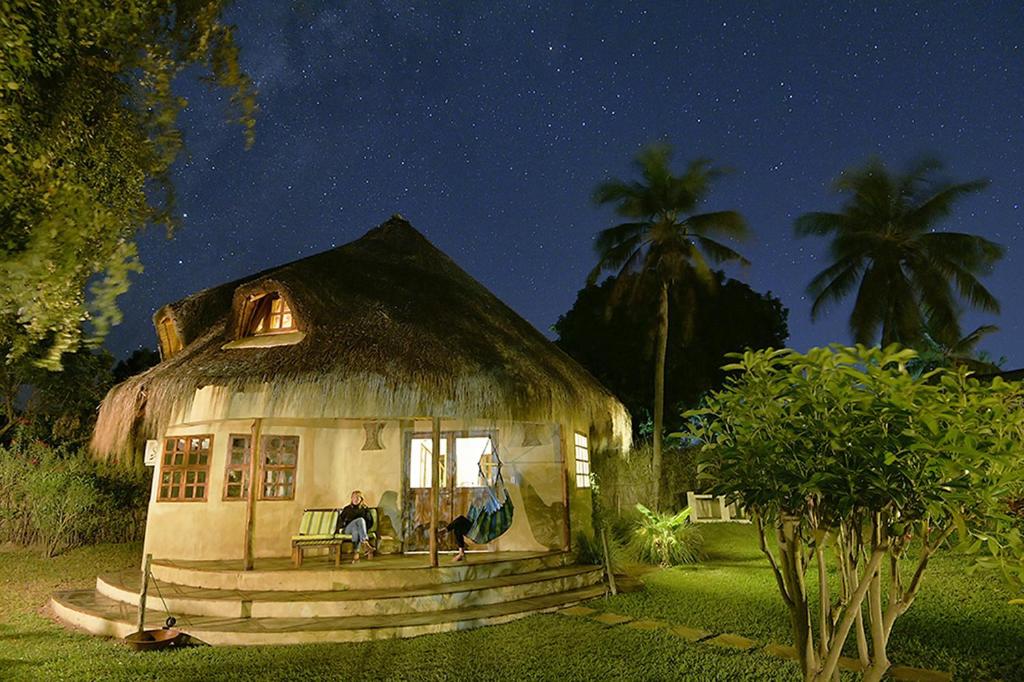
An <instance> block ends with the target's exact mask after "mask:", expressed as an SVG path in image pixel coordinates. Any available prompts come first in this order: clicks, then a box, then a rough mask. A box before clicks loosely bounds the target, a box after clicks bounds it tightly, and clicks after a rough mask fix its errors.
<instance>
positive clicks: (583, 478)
mask: <svg viewBox="0 0 1024 682" xmlns="http://www.w3.org/2000/svg"><path fill="white" fill-rule="evenodd" d="M575 450H576V487H577V488H589V487H590V444H589V443H588V442H587V437H586V436H584V435H583V434H582V433H577V434H576V435H575Z"/></svg>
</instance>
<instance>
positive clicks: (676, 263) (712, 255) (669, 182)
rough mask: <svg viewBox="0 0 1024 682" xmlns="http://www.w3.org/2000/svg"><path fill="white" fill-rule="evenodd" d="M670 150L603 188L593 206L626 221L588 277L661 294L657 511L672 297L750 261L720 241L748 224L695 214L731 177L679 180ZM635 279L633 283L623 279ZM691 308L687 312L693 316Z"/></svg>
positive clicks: (699, 171) (698, 174) (729, 216)
mask: <svg viewBox="0 0 1024 682" xmlns="http://www.w3.org/2000/svg"><path fill="white" fill-rule="evenodd" d="M671 160H672V150H671V148H670V147H669V146H668V145H652V146H650V147H647V148H646V149H644V150H643V151H641V152H640V154H639V155H637V158H636V167H637V170H638V171H639V172H640V175H641V178H642V179H641V180H638V181H627V180H619V179H612V180H608V181H606V182H604V183H602V184H601V185H599V186H598V188H597V190H596V191H595V192H594V201H595V202H596V203H598V204H613V205H614V206H615V212H616V213H617V214H618V215H619V216H620V217H621V218H624V219H625V220H626V222H623V223H620V224H618V225H615V226H614V227H609V228H607V229H605V230H602V231H601V232H600V233H599V234H598V235H597V240H596V242H595V244H594V246H595V248H596V250H597V254H598V263H597V266H596V267H595V268H594V270H593V271H592V272H591V273H590V277H589V279H588V282H589V283H590V284H593V283H595V282H596V281H597V279H598V277H599V276H600V275H601V273H602V272H604V271H606V270H610V271H613V272H615V273H616V275H617V279H618V280H619V281H620V282H621V283H622V285H623V286H622V287H621V290H623V291H624V290H625V289H626V288H627V285H631V288H632V289H633V290H634V291H638V290H641V289H643V288H646V286H645V285H647V283H648V282H649V281H652V282H653V283H654V285H655V286H656V287H657V288H658V292H659V294H658V322H657V327H656V329H657V336H656V342H655V352H654V358H655V359H654V434H653V442H654V460H653V469H654V475H655V479H656V480H655V485H654V505H655V509H657V508H658V505H659V499H660V498H659V493H660V490H659V485H660V483H659V482H660V473H661V454H662V452H661V451H662V431H663V425H664V416H665V356H666V351H667V347H668V335H669V328H670V325H669V296H670V293H671V292H673V291H675V292H676V294H677V295H679V296H681V297H683V299H684V300H685V301H687V302H692V300H693V298H694V296H695V291H696V289H697V288H698V287H701V286H703V287H708V288H710V287H712V286H713V285H714V275H713V274H712V271H711V267H710V266H709V264H708V261H711V262H713V263H722V262H726V261H734V262H739V263H744V264H746V263H747V260H746V259H745V258H744V257H743V256H741V255H740V254H739V253H737V252H736V251H734V250H733V249H732V248H730V247H729V246H726V245H725V244H723V243H722V242H721V241H717V239H716V238H717V237H721V236H724V237H728V238H734V239H738V238H743V237H745V236H746V234H747V225H746V221H745V220H744V219H743V217H742V216H741V215H740V214H739V213H737V212H735V211H716V212H712V213H695V212H694V211H696V210H697V208H698V207H699V206H700V205H701V204H702V203H703V202H704V200H705V199H706V198H707V195H708V192H709V191H710V189H711V183H712V182H714V181H715V180H717V179H719V178H720V177H721V176H722V175H723V174H724V173H725V171H724V170H723V169H721V168H717V167H715V166H713V165H712V163H711V161H710V160H708V159H697V160H695V161H691V162H690V163H689V164H688V165H687V167H686V169H685V170H684V171H683V173H682V174H681V175H676V174H675V173H673V172H672V168H671V166H670V164H671ZM629 274H635V275H636V276H635V277H625V275H629ZM690 307H692V306H690V305H687V306H686V308H687V309H689V308H690ZM677 324H680V325H681V326H682V329H683V330H684V335H683V336H684V339H686V338H688V337H689V336H690V334H691V333H692V329H693V325H692V318H690V316H688V315H687V316H684V317H683V318H682V319H680V320H678V321H677Z"/></svg>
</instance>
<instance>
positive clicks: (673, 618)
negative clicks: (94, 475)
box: [0, 525, 1024, 682]
mask: <svg viewBox="0 0 1024 682" xmlns="http://www.w3.org/2000/svg"><path fill="white" fill-rule="evenodd" d="M705 534H706V537H707V545H708V547H707V548H708V551H709V555H710V556H709V560H708V561H707V562H706V563H705V564H703V565H700V566H696V567H688V568H677V569H671V570H667V571H659V572H655V573H652V574H649V575H648V576H647V577H646V578H645V580H646V582H647V585H648V587H647V589H646V591H644V592H640V593H633V594H627V595H619V596H617V597H613V598H609V599H603V600H595V601H594V602H591V603H590V604H589V605H590V606H594V607H596V608H599V609H602V610H607V611H613V612H616V613H624V614H628V615H633V616H637V617H644V618H656V619H662V620H665V621H669V622H671V623H674V624H681V625H689V626H692V627H699V628H703V629H707V630H715V631H728V632H734V633H737V634H742V635H746V636H748V637H752V638H754V639H757V640H759V641H762V642H767V641H777V642H785V641H787V640H788V632H787V627H788V626H787V621H786V614H785V610H784V609H783V607H782V604H781V602H780V601H779V598H778V597H777V596H776V594H775V592H774V590H775V587H774V583H773V582H772V579H771V576H770V574H769V573H768V571H767V570H766V568H765V566H764V565H763V564H762V563H761V562H762V559H761V558H760V557H759V555H758V553H757V551H756V547H755V545H754V543H753V535H752V533H751V529H750V528H749V527H741V526H731V525H728V526H726V525H723V526H714V527H708V528H706V529H705ZM139 551H140V550H139V547H138V546H132V545H127V546H125V545H107V546H98V547H91V548H87V549H82V550H77V551H74V552H71V553H69V554H67V555H65V556H62V557H58V558H56V559H50V560H46V559H42V558H40V557H39V556H38V554H37V553H33V552H29V551H25V550H0V590H2V594H3V604H4V605H5V607H6V608H4V609H2V610H0V680H5V681H6V680H59V679H68V680H152V679H161V680H266V679H273V680H304V681H305V680H315V679H365V680H402V679H405V680H434V679H438V680H439V679H473V680H487V681H488V682H490V681H493V680H548V679H557V680H560V681H567V680H587V679H609V680H611V679H615V680H662V679H666V680H667V679H677V680H793V679H798V678H799V676H798V675H797V669H796V667H795V665H793V664H791V663H788V662H783V661H779V660H777V659H774V658H772V657H769V656H767V655H765V654H763V653H757V652H755V653H745V652H735V651H729V650H722V649H717V648H714V647H711V646H709V645H707V644H690V643H688V642H686V641H683V640H682V639H680V638H678V637H676V636H675V635H672V634H671V633H669V632H666V631H653V632H642V631H637V630H632V629H630V628H626V627H623V626H616V627H605V626H603V625H600V624H598V623H595V622H593V621H590V620H587V619H582V618H572V617H567V616H562V615H555V614H544V615H538V616H531V617H529V618H525V619H522V620H519V621H516V622H514V623H510V624H507V625H502V626H496V627H488V628H482V629H479V630H473V631H468V632H460V633H450V634H444V635H430V636H425V637H419V638H416V639H411V640H390V641H382V642H369V643H361V644H330V645H311V646H296V647H270V648H263V649H253V648H211V647H195V648H190V649H186V650H181V651H176V652H169V653H157V654H137V653H132V652H130V651H128V650H127V649H125V648H124V647H123V646H121V645H120V644H118V643H117V642H114V641H110V640H103V639H99V638H95V637H91V636H88V635H84V634H80V633H76V632H72V631H70V630H67V629H64V628H63V627H61V626H60V625H58V624H56V623H54V622H53V621H52V620H50V618H49V617H48V615H47V613H46V611H45V609H44V606H45V604H46V601H47V599H48V597H49V594H50V593H51V592H52V591H54V590H58V589H66V588H70V587H86V586H89V585H91V584H92V582H93V580H94V578H95V575H96V573H98V572H103V571H107V570H114V569H119V568H124V567H128V566H134V565H137V563H138V553H139ZM1009 597H1010V595H1009V594H1008V593H1007V592H1006V591H1005V589H1004V588H1003V587H1002V586H1001V584H1000V583H999V581H998V579H997V578H995V577H993V576H973V577H972V576H967V575H965V574H964V573H963V571H962V569H961V567H960V565H959V564H958V562H957V561H956V560H955V558H949V559H941V560H939V561H937V562H936V563H935V565H934V567H933V574H932V575H931V579H930V580H929V581H928V582H927V584H926V586H925V588H924V592H923V594H922V595H921V597H920V598H919V600H918V602H917V603H916V604H915V605H914V607H913V609H912V610H911V611H910V613H908V614H907V615H906V616H905V617H904V619H903V620H902V621H900V622H899V624H898V625H897V627H896V630H895V633H894V636H893V644H892V650H891V658H892V659H893V660H894V661H896V662H898V663H903V664H909V665H916V666H921V667H933V668H939V669H945V670H952V671H954V672H955V673H956V676H957V679H963V680H975V679H993V678H1001V679H1004V680H1024V608H1022V607H1014V606H1009V605H1007V604H1006V601H1007V599H1008V598H1009ZM850 679H854V678H850Z"/></svg>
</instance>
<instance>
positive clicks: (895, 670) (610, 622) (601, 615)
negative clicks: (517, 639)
mask: <svg viewBox="0 0 1024 682" xmlns="http://www.w3.org/2000/svg"><path fill="white" fill-rule="evenodd" d="M558 613H561V614H562V615H565V616H576V617H581V618H590V619H591V620H594V621H597V622H598V623H601V624H603V625H607V626H609V627H612V626H615V625H624V626H625V627H627V628H632V629H634V630H640V631H648V632H649V631H653V630H661V629H664V628H669V632H671V633H672V634H673V635H676V636H677V637H680V638H682V639H685V640H686V641H688V642H695V643H696V642H700V643H705V642H706V643H707V644H710V645H712V646H717V647H723V648H727V649H737V650H739V651H753V650H754V649H757V648H758V647H760V646H761V645H760V644H759V643H758V642H756V641H754V640H752V639H748V638H746V637H741V636H740V635H733V634H730V633H728V632H722V633H718V634H715V633H713V632H707V631H706V630H698V629H696V628H689V627H686V626H685V625H676V626H672V625H671V624H670V623H666V622H665V621H661V620H653V619H640V620H634V619H633V617H632V616H623V615H620V614H618V613H611V612H610V611H603V612H602V611H598V610H597V609H592V608H589V607H587V606H571V607H569V608H567V609H560V610H559V611H558ZM764 652H765V653H766V654H768V655H770V656H775V657H776V658H785V659H787V660H791V661H795V660H796V649H795V648H794V647H791V646H786V645H784V644H768V645H766V646H765V647H764ZM839 667H840V668H841V669H843V670H852V671H855V672H859V671H860V670H862V666H861V663H860V661H859V660H857V659H856V658H847V657H846V656H843V657H842V658H840V659H839ZM888 674H889V676H891V677H892V679H894V680H899V681H900V682H952V680H953V675H952V674H951V673H947V672H942V671H939V670H926V669H924V668H910V667H907V666H902V665H896V666H893V667H891V668H890V669H889V672H888Z"/></svg>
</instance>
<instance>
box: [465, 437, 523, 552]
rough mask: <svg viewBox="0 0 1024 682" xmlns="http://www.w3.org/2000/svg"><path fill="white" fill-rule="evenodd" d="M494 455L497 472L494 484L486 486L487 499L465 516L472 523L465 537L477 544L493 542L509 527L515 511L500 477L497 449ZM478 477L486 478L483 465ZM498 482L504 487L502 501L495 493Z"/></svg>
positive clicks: (499, 461) (470, 509) (499, 460)
mask: <svg viewBox="0 0 1024 682" xmlns="http://www.w3.org/2000/svg"><path fill="white" fill-rule="evenodd" d="M494 457H495V459H496V460H497V474H496V475H495V478H494V485H493V486H490V485H488V486H487V499H485V500H484V501H483V502H477V503H476V504H474V505H473V506H472V507H470V508H469V512H468V513H467V514H466V518H468V519H469V521H470V523H472V524H473V525H472V526H470V528H469V530H468V531H467V532H466V537H468V538H469V539H470V540H472V541H473V542H475V543H476V544H478V545H486V544H487V543H489V542H493V541H494V540H495V539H497V538H498V537H499V536H500V535H502V534H503V533H504V532H505V531H507V530H508V529H509V528H511V527H512V515H513V513H514V512H515V508H514V507H513V506H512V497H511V496H510V495H509V494H508V487H507V486H506V485H505V479H503V478H502V477H501V458H499V457H498V451H497V449H495V450H494ZM478 466H479V465H478ZM480 477H481V478H482V479H483V480H484V481H486V480H487V477H486V476H485V475H484V471H483V467H480ZM499 483H500V484H501V487H502V488H504V491H503V492H504V493H505V499H504V501H500V502H499V501H498V493H497V487H498V484H499Z"/></svg>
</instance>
